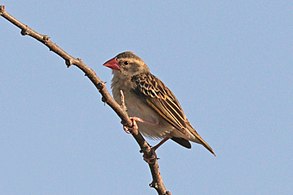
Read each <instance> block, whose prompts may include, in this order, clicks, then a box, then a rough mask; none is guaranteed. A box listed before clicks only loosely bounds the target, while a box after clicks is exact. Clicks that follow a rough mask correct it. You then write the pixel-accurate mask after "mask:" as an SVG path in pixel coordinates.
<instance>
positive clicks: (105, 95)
mask: <svg viewBox="0 0 293 195" xmlns="http://www.w3.org/2000/svg"><path fill="white" fill-rule="evenodd" d="M0 15H1V16H2V17H3V18H5V19H6V20H8V21H9V22H11V23H12V24H14V25H15V26H17V27H18V28H20V29H21V35H24V36H25V35H28V36H31V37H33V38H34V39H36V40H38V41H40V42H41V43H43V44H44V45H46V46H47V47H48V48H49V50H50V51H52V52H54V53H56V54H57V55H59V56H60V57H61V58H63V59H64V60H65V64H66V66H67V67H70V66H71V65H75V66H76V67H78V68H79V69H80V70H82V71H83V72H84V74H85V75H86V76H87V77H88V78H89V79H90V80H91V82H92V83H93V84H94V85H95V86H96V88H97V90H98V91H99V92H100V93H101V95H102V101H103V102H105V103H106V104H108V105H109V106H110V107H111V108H112V109H113V110H114V111H115V112H116V114H117V115H118V116H119V117H120V119H121V121H122V122H121V123H122V124H123V125H124V126H127V127H129V128H131V127H132V125H133V124H132V121H131V120H130V118H129V116H128V114H127V112H126V108H124V107H121V106H120V105H119V104H118V103H117V102H116V101H115V100H114V99H113V97H112V96H111V95H110V93H109V91H108V90H107V88H106V86H105V82H103V81H102V80H101V79H100V78H99V77H98V76H97V75H96V73H95V72H94V71H93V70H92V69H91V68H90V67H89V66H87V65H86V64H85V63H84V62H83V61H82V60H81V59H79V58H74V57H72V56H71V55H70V54H68V53H67V52H65V51H64V50H63V49H62V48H60V47H59V46H58V45H57V44H55V43H53V42H52V41H51V39H50V37H49V36H47V35H42V34H40V33H38V32H36V31H35V30H33V29H32V28H30V27H29V26H27V25H25V24H23V23H22V22H20V21H19V20H17V19H16V18H14V17H13V16H11V15H10V14H9V13H8V12H6V10H5V6H4V5H0ZM132 136H133V138H134V139H135V140H136V142H137V143H138V144H139V146H140V148H141V152H142V153H143V156H144V159H145V160H146V162H147V163H148V164H149V168H150V171H151V173H152V178H153V181H152V182H151V184H150V187H153V188H155V189H156V191H157V193H158V194H159V195H170V194H171V193H170V192H169V191H167V190H166V187H165V186H164V183H163V179H162V177H161V175H160V171H159V164H158V160H157V155H156V153H155V151H153V150H152V148H151V147H150V145H149V144H148V143H147V142H146V140H145V139H144V138H143V136H142V135H141V134H140V133H139V132H138V131H134V132H132Z"/></svg>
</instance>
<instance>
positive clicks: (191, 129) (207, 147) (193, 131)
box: [188, 124, 216, 156]
mask: <svg viewBox="0 0 293 195" xmlns="http://www.w3.org/2000/svg"><path fill="white" fill-rule="evenodd" d="M188 130H189V132H190V133H191V134H192V135H193V137H194V139H191V140H190V141H193V142H196V143H198V144H201V145H203V146H204V147H205V148H206V149H207V150H208V151H210V152H211V153H212V154H213V155H214V156H216V154H215V152H214V150H213V149H212V147H211V146H210V145H209V144H208V143H207V142H206V141H204V139H203V138H202V137H201V136H200V135H199V134H198V133H197V132H196V130H195V129H194V128H193V127H192V126H191V125H190V124H189V126H188Z"/></svg>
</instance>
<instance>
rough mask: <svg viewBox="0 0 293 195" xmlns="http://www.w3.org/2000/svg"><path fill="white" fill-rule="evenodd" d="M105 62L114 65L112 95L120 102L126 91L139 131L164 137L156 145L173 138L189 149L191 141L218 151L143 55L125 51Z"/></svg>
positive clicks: (128, 103)
mask: <svg viewBox="0 0 293 195" xmlns="http://www.w3.org/2000/svg"><path fill="white" fill-rule="evenodd" d="M103 65H104V66H106V67H108V68H110V69H112V74H113V78H112V82H111V89H112V95H113V98H114V99H115V101H116V102H117V103H119V104H120V105H121V104H122V101H123V100H122V99H121V91H122V92H123V96H124V104H125V107H126V109H127V113H128V115H129V116H131V119H132V120H134V121H133V122H135V123H137V127H138V131H139V132H140V133H142V134H143V135H144V136H146V137H150V138H153V139H162V140H161V141H160V143H158V144H157V145H156V146H154V147H153V148H154V149H157V148H158V147H159V146H160V145H162V144H163V143H164V142H166V141H167V140H169V139H171V140H173V141H175V142H176V143H178V144H180V145H181V146H183V147H185V148H188V149H190V148H191V144H190V141H191V142H195V143H198V144H201V145H202V146H204V147H205V148H206V149H207V150H208V151H209V152H211V153H212V154H213V155H215V152H214V151H213V149H212V148H211V146H209V144H208V143H207V142H206V141H205V140H204V139H203V138H202V137H201V136H200V135H199V134H198V133H197V131H196V130H195V129H194V128H193V127H192V126H191V124H190V122H189V121H188V119H187V117H186V115H185V114H184V111H183V109H182V107H181V106H180V103H179V101H178V100H177V99H176V97H175V95H174V94H173V93H172V91H171V90H170V89H169V88H168V87H167V86H166V85H165V84H164V83H163V82H162V81H161V80H160V79H159V78H157V77H156V76H154V75H153V74H152V73H151V72H150V69H149V67H148V66H147V64H146V63H145V62H144V61H143V60H142V59H141V58H140V57H138V56H137V55H136V54H134V53H133V52H131V51H125V52H122V53H119V54H118V55H116V56H115V57H113V58H111V59H110V60H108V61H106V62H105V63H104V64H103Z"/></svg>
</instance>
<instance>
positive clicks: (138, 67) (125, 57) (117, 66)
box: [103, 51, 149, 78]
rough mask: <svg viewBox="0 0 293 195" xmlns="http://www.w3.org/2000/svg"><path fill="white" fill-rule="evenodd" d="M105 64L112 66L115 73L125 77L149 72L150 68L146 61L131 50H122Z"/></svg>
mask: <svg viewBox="0 0 293 195" xmlns="http://www.w3.org/2000/svg"><path fill="white" fill-rule="evenodd" d="M103 65H104V66H106V67H108V68H111V69H112V70H113V74H114V75H118V76H120V77H125V78H127V77H129V78H131V77H132V76H134V75H136V74H141V73H147V72H149V68H148V66H147V65H146V64H145V63H144V61H143V60H142V59H141V58H140V57H138V56H137V55H135V54H134V53H133V52H131V51H126V52H122V53H120V54H118V55H117V56H115V57H114V58H112V59H110V60H108V61H107V62H105V63H104V64H103Z"/></svg>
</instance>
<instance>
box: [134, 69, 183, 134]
mask: <svg viewBox="0 0 293 195" xmlns="http://www.w3.org/2000/svg"><path fill="white" fill-rule="evenodd" d="M132 81H133V82H134V83H135V89H134V91H135V92H136V94H138V95H140V96H144V97H145V99H146V103H147V104H148V105H149V106H151V107H152V108H153V109H154V110H155V111H156V112H157V113H158V114H159V115H160V116H162V117H163V118H164V119H165V120H166V121H168V122H169V123H170V124H171V125H172V126H174V127H175V128H176V129H178V130H180V131H182V133H184V129H185V128H186V121H187V119H186V116H185V114H184V113H183V110H182V108H181V106H180V104H179V102H178V100H177V99H176V98H175V96H174V95H173V93H172V92H171V91H170V90H169V89H168V88H167V87H166V86H165V85H164V83H163V82H162V81H160V80H159V79H158V78H157V77H155V76H154V75H152V74H151V73H145V74H140V75H135V76H134V77H133V78H132Z"/></svg>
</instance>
